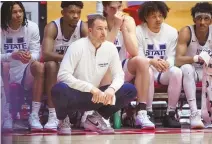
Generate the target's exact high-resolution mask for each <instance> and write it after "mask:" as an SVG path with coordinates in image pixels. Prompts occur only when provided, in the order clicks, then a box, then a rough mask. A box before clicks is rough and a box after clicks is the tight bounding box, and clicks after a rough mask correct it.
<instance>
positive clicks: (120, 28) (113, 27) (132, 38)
mask: <svg viewBox="0 0 212 144" xmlns="http://www.w3.org/2000/svg"><path fill="white" fill-rule="evenodd" d="M102 3H103V8H104V11H103V14H104V16H106V19H107V23H108V38H107V40H109V41H111V42H113V43H114V44H115V45H116V48H117V50H118V52H119V57H120V59H121V61H122V67H123V70H124V72H125V81H126V82H130V81H132V79H133V78H135V83H134V84H135V87H136V89H137V92H138V93H137V106H136V117H135V123H136V125H137V126H139V127H141V128H142V129H154V128H155V125H154V124H153V123H152V122H151V121H150V120H149V118H148V117H147V111H146V102H147V97H148V91H149V90H148V89H149V77H150V76H149V63H148V60H147V59H146V58H142V57H140V56H138V44H137V40H136V31H135V28H136V26H135V21H134V19H133V18H132V17H130V16H127V15H124V14H123V13H122V12H121V7H122V2H121V1H103V2H102ZM128 55H129V56H128ZM108 82H111V81H108Z"/></svg>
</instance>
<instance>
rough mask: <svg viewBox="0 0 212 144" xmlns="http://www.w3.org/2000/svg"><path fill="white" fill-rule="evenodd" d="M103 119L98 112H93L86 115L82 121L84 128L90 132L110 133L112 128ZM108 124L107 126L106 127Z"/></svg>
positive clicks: (112, 131)
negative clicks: (83, 121)
mask: <svg viewBox="0 0 212 144" xmlns="http://www.w3.org/2000/svg"><path fill="white" fill-rule="evenodd" d="M105 121H108V120H105V119H104V118H103V117H102V116H101V115H100V114H99V113H98V112H94V113H93V114H92V115H88V116H87V119H86V121H85V123H84V128H85V129H86V130H90V131H92V132H98V133H102V134H112V133H114V129H113V128H111V126H110V124H106V123H105ZM108 126H109V127H108Z"/></svg>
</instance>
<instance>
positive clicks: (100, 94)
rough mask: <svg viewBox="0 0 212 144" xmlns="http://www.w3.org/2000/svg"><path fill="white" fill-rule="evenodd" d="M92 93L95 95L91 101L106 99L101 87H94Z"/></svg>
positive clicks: (98, 101)
mask: <svg viewBox="0 0 212 144" xmlns="http://www.w3.org/2000/svg"><path fill="white" fill-rule="evenodd" d="M91 93H92V95H93V97H92V99H91V101H92V102H93V103H100V102H101V103H102V102H103V101H104V99H105V94H104V93H103V92H102V91H101V90H100V89H98V88H96V87H93V88H92V89H91Z"/></svg>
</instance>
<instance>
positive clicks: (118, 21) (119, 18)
mask: <svg viewBox="0 0 212 144" xmlns="http://www.w3.org/2000/svg"><path fill="white" fill-rule="evenodd" d="M123 21H124V14H123V13H122V12H121V11H118V12H117V13H116V14H115V15H114V27H116V28H121V26H122V24H123Z"/></svg>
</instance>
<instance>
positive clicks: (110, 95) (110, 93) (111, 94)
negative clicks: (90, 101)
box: [103, 87, 115, 105]
mask: <svg viewBox="0 0 212 144" xmlns="http://www.w3.org/2000/svg"><path fill="white" fill-rule="evenodd" d="M104 93H105V96H106V97H105V100H104V102H103V104H104V105H111V104H112V102H113V97H114V96H115V90H114V89H113V88H111V87H108V88H107V89H106V90H105V92H104Z"/></svg>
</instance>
